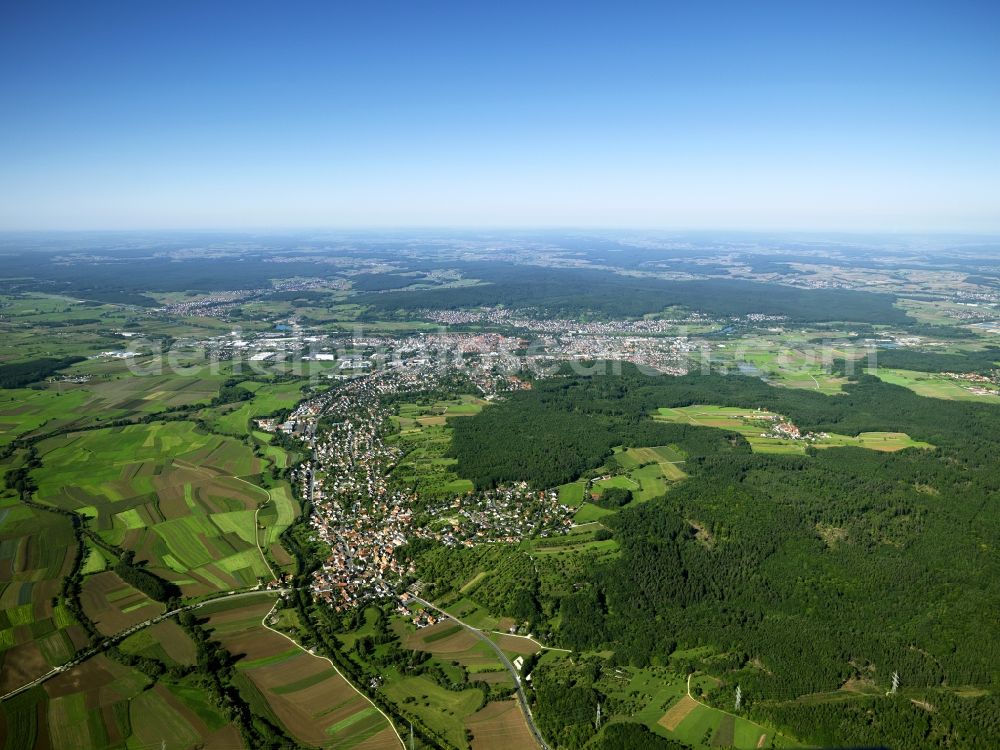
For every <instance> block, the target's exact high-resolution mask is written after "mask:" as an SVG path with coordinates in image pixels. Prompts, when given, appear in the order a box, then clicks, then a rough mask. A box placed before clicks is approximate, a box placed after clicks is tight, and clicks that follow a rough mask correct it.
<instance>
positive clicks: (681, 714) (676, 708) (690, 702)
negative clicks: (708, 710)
mask: <svg viewBox="0 0 1000 750" xmlns="http://www.w3.org/2000/svg"><path fill="white" fill-rule="evenodd" d="M697 707H698V702H697V701H696V700H694V699H693V698H691V697H690V696H687V695H685V696H682V697H681V699H680V700H679V701H677V702H676V703H675V704H674V705H672V706H671V707H670V710H669V711H667V712H666V713H665V714H663V716H662V717H661V718H660V720H659V721H658V722H657V724H659V725H660V726H661V727H663V728H664V729H666V730H667V731H668V732H673V731H674V730H675V729H677V727H678V726H680V723H681V722H682V721H684V719H686V718H687V716H688V714H689V713H691V712H692V711H694V710H695V709H696V708H697Z"/></svg>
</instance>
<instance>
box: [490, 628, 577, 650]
mask: <svg viewBox="0 0 1000 750" xmlns="http://www.w3.org/2000/svg"><path fill="white" fill-rule="evenodd" d="M487 632H489V633H495V634H496V635H505V636H507V637H508V638H524V639H525V640H526V641H531V642H532V643H534V644H535V645H536V646H538V648H539V650H541V651H565V652H566V653H567V654H572V653H573V650H572V649H569V648H556V647H555V646H546V645H545V644H544V643H542V642H541V641H539V640H536V639H534V638H532V637H531V636H530V635H518V634H517V633H507V632H505V631H503V630H489V631H487Z"/></svg>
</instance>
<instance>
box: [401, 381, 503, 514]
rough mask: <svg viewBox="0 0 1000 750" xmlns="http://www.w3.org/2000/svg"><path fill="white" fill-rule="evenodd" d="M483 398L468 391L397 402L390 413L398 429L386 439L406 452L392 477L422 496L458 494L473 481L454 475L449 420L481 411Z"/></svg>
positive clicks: (468, 488) (466, 488) (483, 402)
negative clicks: (449, 453)
mask: <svg viewBox="0 0 1000 750" xmlns="http://www.w3.org/2000/svg"><path fill="white" fill-rule="evenodd" d="M486 403H487V402H485V401H484V400H482V399H480V398H478V397H476V396H471V395H468V394H462V395H458V396H456V397H454V398H449V399H432V398H427V399H425V402H423V403H412V402H404V403H400V404H397V405H396V414H394V415H393V416H392V422H393V425H394V426H395V427H396V428H397V432H396V433H395V434H393V435H390V436H389V438H388V442H390V443H394V444H396V445H398V446H399V447H400V448H402V449H403V450H404V451H405V455H404V456H403V458H402V459H401V460H400V461H399V463H398V464H397V466H396V468H395V470H394V471H393V480H394V481H396V482H398V483H400V484H402V485H403V486H406V487H412V488H415V489H416V490H417V491H418V492H419V493H420V495H421V496H425V497H440V496H447V495H449V494H460V493H463V492H467V491H468V490H471V489H472V484H471V483H470V482H469V481H468V480H467V479H463V478H461V477H459V476H458V475H457V474H455V471H454V468H455V463H456V462H455V459H454V458H452V457H450V456H448V455H447V454H448V451H449V448H450V446H451V427H450V423H451V422H452V421H454V420H455V419H456V418H461V417H469V416H473V415H475V414H478V413H479V412H480V411H482V408H483V406H484V404H486Z"/></svg>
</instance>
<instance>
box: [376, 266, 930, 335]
mask: <svg viewBox="0 0 1000 750" xmlns="http://www.w3.org/2000/svg"><path fill="white" fill-rule="evenodd" d="M471 272H473V273H475V274H476V276H475V277H476V278H478V279H480V280H481V281H483V282H485V283H482V284H479V285H473V286H464V287H457V288H447V289H430V290H423V291H409V292H389V293H384V294H367V295H360V296H359V297H357V298H356V301H357V302H358V303H359V304H362V305H367V306H369V308H370V309H371V311H372V313H373V314H375V315H376V317H378V316H384V315H386V314H389V313H392V312H394V311H397V310H405V311H412V310H420V309H425V308H435V309H457V308H466V307H480V306H495V305H506V306H508V307H531V308H540V309H545V310H547V311H548V312H550V313H551V314H554V315H559V316H572V317H576V316H577V315H579V314H581V313H583V312H593V313H596V314H598V315H603V316H608V317H614V318H622V317H641V316H642V315H645V314H647V313H657V312H660V311H662V310H663V309H664V308H667V307H670V306H673V305H677V306H680V307H685V308H688V309H691V310H697V311H699V312H703V313H706V314H709V315H714V316H721V317H730V316H741V315H748V314H750V313H760V314H764V315H780V316H784V317H787V318H788V320H790V321H792V322H799V323H813V322H825V321H851V322H858V323H886V324H893V323H895V324H902V323H907V322H913V321H912V320H911V319H910V318H909V317H908V316H907V315H906V313H905V312H904V311H903V310H901V309H899V308H897V307H895V306H894V303H895V301H896V299H895V297H893V296H892V295H890V294H876V293H872V292H861V291H855V290H849V289H799V288H796V287H790V286H784V285H780V284H766V283H759V282H753V281H743V280H739V279H702V280H696V281H668V280H664V279H656V278H647V277H633V276H622V275H619V274H616V273H613V272H611V271H599V270H592V269H543V268H534V267H528V266H514V265H507V264H501V263H495V264H485V263H480V264H475V265H474V268H472V269H471Z"/></svg>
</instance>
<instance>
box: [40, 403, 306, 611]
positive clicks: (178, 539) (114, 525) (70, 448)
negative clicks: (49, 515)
mask: <svg viewBox="0 0 1000 750" xmlns="http://www.w3.org/2000/svg"><path fill="white" fill-rule="evenodd" d="M41 450H42V451H43V454H42V455H43V460H44V462H45V466H46V472H45V474H44V476H43V477H42V478H41V481H40V482H39V490H38V498H39V500H40V501H41V502H44V503H47V504H51V505H53V506H56V507H60V508H65V509H68V510H75V511H78V512H81V513H83V514H85V515H87V516H90V517H92V518H93V521H92V522H91V524H92V527H93V528H95V529H96V530H97V531H98V532H99V533H100V534H101V535H102V536H103V537H104V538H105V539H106V540H107V541H108V542H110V543H112V544H116V545H121V546H122V547H124V548H126V549H130V550H133V551H134V552H135V553H136V559H137V560H145V561H148V565H149V568H150V570H152V571H153V572H155V573H156V574H157V575H160V576H162V577H164V578H166V579H168V580H171V581H174V582H175V583H176V584H177V585H179V586H180V587H181V589H182V591H183V593H184V594H185V595H199V594H205V593H211V592H214V591H220V590H231V589H234V588H242V587H246V586H251V585H254V584H256V583H257V581H258V579H259V578H262V577H269V573H268V570H267V566H266V565H265V563H264V560H263V559H262V557H261V555H260V552H259V550H258V549H257V541H258V540H257V537H258V529H257V523H256V522H255V519H254V514H255V512H256V510H257V508H258V507H259V506H261V505H263V504H265V503H267V506H266V512H267V513H268V514H269V520H273V521H274V525H273V526H271V527H270V528H268V529H267V530H266V531H264V532H261V536H262V538H261V540H260V541H261V543H262V545H268V546H273V545H274V544H275V543H276V541H277V536H278V535H279V534H280V533H281V531H283V530H284V529H285V528H287V526H288V524H289V523H291V521H292V519H293V518H294V515H295V513H296V511H297V509H296V506H295V503H294V502H293V501H292V499H291V496H290V494H289V493H288V489H287V487H285V486H279V487H277V488H275V489H272V490H270V493H269V491H268V490H265V489H263V488H261V487H259V486H257V485H255V484H253V483H252V482H249V481H246V480H243V479H241V478H240V476H252V475H253V474H256V473H257V472H259V471H260V470H261V468H262V467H263V463H262V462H261V460H260V459H257V458H255V457H254V456H253V454H252V453H251V451H250V450H249V449H248V448H246V446H244V445H242V444H241V443H238V442H237V441H235V440H231V439H229V438H225V437H221V436H218V435H212V434H208V433H203V432H200V431H199V430H197V429H196V428H195V426H194V425H193V424H191V423H187V422H168V423H165V424H153V425H137V426H133V427H124V428H112V429H108V430H92V431H89V432H82V433H72V434H69V435H63V436H60V437H57V438H52V439H50V440H46V441H43V442H42V444H41ZM98 554H99V553H98Z"/></svg>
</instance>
